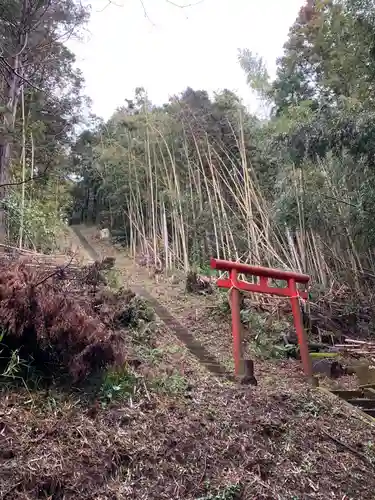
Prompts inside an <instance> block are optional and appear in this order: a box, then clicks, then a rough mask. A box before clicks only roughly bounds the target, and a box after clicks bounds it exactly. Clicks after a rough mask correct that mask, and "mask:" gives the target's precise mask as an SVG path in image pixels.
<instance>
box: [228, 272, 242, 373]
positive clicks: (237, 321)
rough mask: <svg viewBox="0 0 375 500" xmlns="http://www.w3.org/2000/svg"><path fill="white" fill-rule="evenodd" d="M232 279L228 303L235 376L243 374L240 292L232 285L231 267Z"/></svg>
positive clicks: (235, 274) (234, 273) (235, 278)
mask: <svg viewBox="0 0 375 500" xmlns="http://www.w3.org/2000/svg"><path fill="white" fill-rule="evenodd" d="M230 278H231V281H232V289H231V292H230V305H231V310H232V334H233V358H234V371H235V374H236V376H238V377H240V376H243V375H244V366H243V346H242V326H241V315H240V304H241V292H240V291H239V290H238V289H237V288H236V287H235V286H233V284H234V285H235V284H236V283H237V270H236V269H232V270H231V272H230Z"/></svg>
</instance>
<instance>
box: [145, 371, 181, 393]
mask: <svg viewBox="0 0 375 500" xmlns="http://www.w3.org/2000/svg"><path fill="white" fill-rule="evenodd" d="M152 387H153V388H154V389H155V390H156V391H158V392H161V393H164V394H171V395H175V396H177V395H183V394H185V393H186V391H187V389H188V387H189V384H188V381H187V380H186V378H185V377H183V376H182V375H180V374H178V373H174V374H172V375H162V376H159V377H155V378H154V379H153V380H152Z"/></svg>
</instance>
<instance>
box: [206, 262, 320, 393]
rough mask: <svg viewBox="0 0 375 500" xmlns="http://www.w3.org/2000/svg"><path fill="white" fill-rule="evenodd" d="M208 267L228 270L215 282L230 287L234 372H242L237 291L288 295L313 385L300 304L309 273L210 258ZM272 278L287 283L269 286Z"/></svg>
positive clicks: (304, 363)
mask: <svg viewBox="0 0 375 500" xmlns="http://www.w3.org/2000/svg"><path fill="white" fill-rule="evenodd" d="M211 268H212V269H217V270H219V271H228V272H229V278H223V279H218V280H217V286H218V287H220V288H227V289H229V290H230V305H231V310H232V334H233V357H234V367H235V374H236V375H237V376H243V375H244V360H243V345H242V333H241V332H242V329H241V318H240V299H241V296H240V294H241V292H242V291H244V292H258V293H266V294H270V295H279V296H282V297H288V298H289V299H290V303H291V306H292V312H293V318H294V326H295V329H296V333H297V338H298V344H299V348H300V355H301V361H302V366H303V370H304V373H305V375H306V377H307V379H308V380H309V382H310V383H312V384H314V385H315V384H316V381H315V378H314V377H313V372H312V363H311V358H310V353H309V348H308V343H307V338H306V333H305V330H304V328H303V325H302V319H301V311H300V307H299V298H300V297H301V298H303V299H305V300H306V299H307V297H308V293H307V290H306V288H307V285H308V282H309V280H310V277H309V276H308V275H306V274H299V273H293V272H289V271H280V270H278V269H269V268H266V267H258V266H249V265H247V264H241V263H240V262H231V261H227V260H221V259H213V258H212V259H211ZM238 274H245V275H250V276H257V277H258V278H259V280H258V283H250V282H248V281H242V280H239V279H238ZM271 278H272V279H274V280H282V281H284V282H286V284H287V286H286V287H285V288H278V287H271V286H269V284H268V282H269V280H270V279H271ZM297 283H300V284H303V285H304V287H305V290H304V291H299V290H298V289H297Z"/></svg>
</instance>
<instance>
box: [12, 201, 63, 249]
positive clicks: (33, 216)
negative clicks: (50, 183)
mask: <svg viewBox="0 0 375 500" xmlns="http://www.w3.org/2000/svg"><path fill="white" fill-rule="evenodd" d="M6 207H7V210H8V216H9V221H10V234H11V238H12V240H14V241H17V239H18V235H19V231H20V222H21V211H22V208H21V207H22V204H21V200H20V195H19V193H17V192H15V191H14V192H13V193H11V194H10V195H9V197H8V199H7V201H6ZM23 230H24V234H25V238H24V239H25V241H26V242H27V243H28V245H29V246H30V247H31V248H35V249H37V250H38V251H44V252H48V251H53V250H55V249H56V245H57V237H58V235H59V233H61V232H62V231H63V230H64V224H63V222H62V220H61V217H60V215H59V213H58V211H57V210H56V206H54V203H53V202H52V203H51V202H50V203H48V202H47V200H43V199H40V198H39V199H38V198H37V199H35V200H32V201H30V202H29V201H27V203H26V204H25V206H24V208H23Z"/></svg>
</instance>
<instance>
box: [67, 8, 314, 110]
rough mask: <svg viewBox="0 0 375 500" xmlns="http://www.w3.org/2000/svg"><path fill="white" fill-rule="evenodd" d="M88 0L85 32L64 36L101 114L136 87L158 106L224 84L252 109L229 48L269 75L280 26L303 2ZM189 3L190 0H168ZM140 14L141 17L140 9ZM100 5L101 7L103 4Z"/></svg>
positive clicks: (283, 32)
mask: <svg viewBox="0 0 375 500" xmlns="http://www.w3.org/2000/svg"><path fill="white" fill-rule="evenodd" d="M114 1H115V2H116V5H114V4H112V5H108V6H107V7H106V5H107V4H108V2H107V1H106V0H92V1H91V4H92V5H93V8H92V16H91V21H90V24H89V26H88V30H89V32H88V33H87V34H86V35H85V36H84V40H83V41H82V42H76V41H69V43H68V46H69V48H70V49H71V50H73V52H74V53H75V54H76V56H77V65H78V67H79V68H80V69H81V70H82V72H83V75H84V77H85V80H86V93H87V94H88V95H89V96H90V97H91V99H92V100H93V111H94V113H96V114H97V115H99V116H101V117H103V118H104V119H108V118H109V117H110V115H111V114H112V113H113V111H114V110H115V108H116V107H118V106H121V105H123V104H124V103H125V98H128V99H131V98H132V97H133V96H134V89H135V88H136V87H144V88H145V89H146V90H147V92H148V95H149V98H150V99H151V101H152V102H153V103H155V104H162V103H164V102H166V101H168V98H169V97H170V96H171V95H174V94H177V93H180V92H182V91H183V90H185V89H186V87H188V86H190V87H192V88H194V89H195V90H198V89H202V90H207V91H209V92H210V93H212V92H214V91H217V90H221V89H223V88H228V89H230V90H233V91H235V92H237V93H238V94H239V95H240V96H241V97H242V98H243V99H244V102H245V104H247V105H248V106H250V108H251V109H252V110H253V111H256V109H255V108H256V107H257V104H256V103H257V101H256V99H255V98H254V96H252V94H251V91H250V89H249V88H248V87H247V85H246V81H245V75H244V73H243V71H242V70H241V68H240V66H239V63H238V60H237V49H239V48H248V49H250V50H252V51H253V52H257V53H258V54H259V55H261V56H262V57H263V58H264V60H265V62H266V64H267V67H268V69H269V72H270V74H271V76H274V74H275V69H276V58H277V57H278V56H280V55H281V53H282V46H283V44H284V42H285V41H286V39H287V35H288V30H289V28H290V26H291V25H292V23H293V22H294V20H295V18H296V16H297V14H298V10H299V8H300V7H301V6H302V4H303V3H304V2H303V0H203V1H202V2H201V3H199V4H198V5H196V6H192V7H188V8H185V9H179V8H177V7H175V6H173V5H171V4H170V3H168V2H167V1H166V0H143V2H142V1H141V0H114ZM174 1H175V3H179V4H182V5H183V4H187V3H194V1H195V0H174ZM143 6H144V8H145V10H146V12H147V15H148V17H147V18H146V17H145V13H144V8H143ZM103 9H104V10H103Z"/></svg>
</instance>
